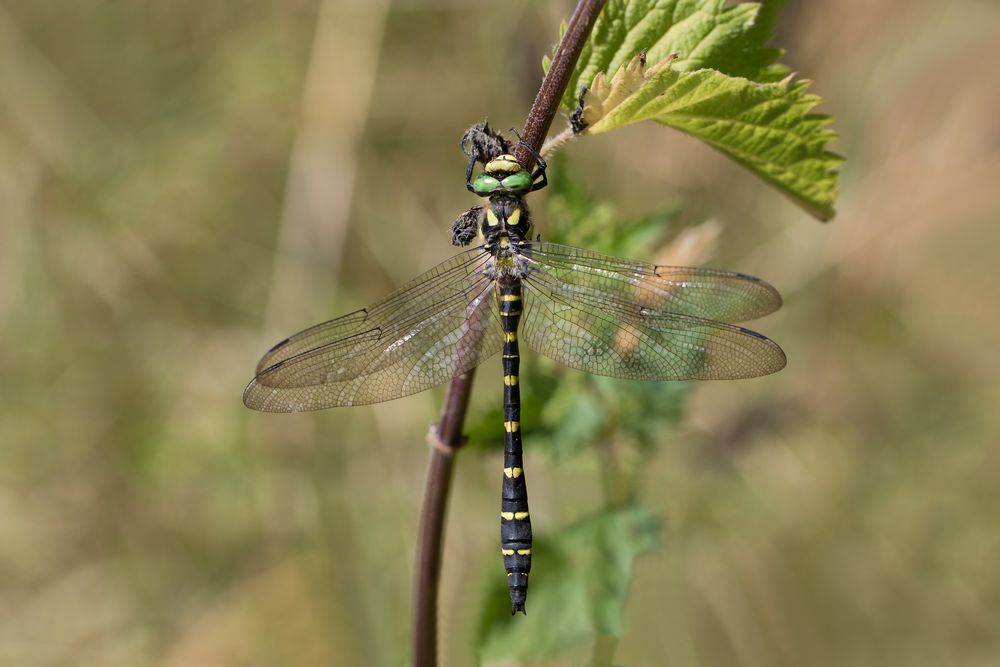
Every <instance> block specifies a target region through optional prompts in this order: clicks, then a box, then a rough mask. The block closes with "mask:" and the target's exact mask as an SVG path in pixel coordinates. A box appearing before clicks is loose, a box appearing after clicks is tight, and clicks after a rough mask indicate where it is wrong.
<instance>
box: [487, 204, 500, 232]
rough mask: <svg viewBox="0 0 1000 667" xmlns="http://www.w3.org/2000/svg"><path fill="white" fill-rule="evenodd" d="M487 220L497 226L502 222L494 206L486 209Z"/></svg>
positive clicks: (491, 224) (491, 225) (490, 224)
mask: <svg viewBox="0 0 1000 667" xmlns="http://www.w3.org/2000/svg"><path fill="white" fill-rule="evenodd" d="M486 222H487V223H488V224H489V226H490V227H496V226H497V225H499V224H500V220H499V219H498V218H497V214H496V213H494V212H493V209H492V208H488V209H486Z"/></svg>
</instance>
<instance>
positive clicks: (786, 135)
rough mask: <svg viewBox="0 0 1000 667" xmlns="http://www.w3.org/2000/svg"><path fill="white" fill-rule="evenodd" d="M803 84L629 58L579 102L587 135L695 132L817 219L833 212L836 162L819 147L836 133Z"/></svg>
mask: <svg viewBox="0 0 1000 667" xmlns="http://www.w3.org/2000/svg"><path fill="white" fill-rule="evenodd" d="M808 86H809V82H808V81H793V80H792V79H791V77H788V78H786V79H784V80H782V81H780V82H777V83H756V82H753V81H750V80H748V79H742V78H736V77H730V76H726V75H725V74H721V73H719V72H716V71H714V70H699V71H697V72H679V71H677V70H676V69H674V67H673V66H672V64H671V62H670V59H669V58H668V59H667V60H664V61H661V62H659V63H657V64H656V65H653V66H652V67H646V65H645V64H644V63H643V62H642V58H641V56H636V57H635V58H634V59H633V60H632V61H631V62H630V63H628V64H627V65H626V66H623V67H622V68H621V69H620V70H619V71H618V72H616V74H615V76H614V77H612V78H611V79H610V81H609V80H607V78H606V77H604V75H603V74H602V75H599V76H598V77H597V78H596V79H595V81H594V86H593V89H592V90H590V91H588V92H587V95H586V97H585V99H584V115H583V118H584V121H585V122H586V123H587V128H586V132H587V133H589V134H600V133H602V132H608V131H610V130H614V129H617V128H620V127H624V126H625V125H630V124H632V123H637V122H639V121H642V120H654V121H656V122H658V123H663V124H664V125H669V126H670V127H673V128H675V129H678V130H681V131H682V132H686V133H687V134H690V135H692V136H695V137H698V138H699V139H701V140H702V141H704V142H706V143H708V144H709V145H711V146H714V147H715V148H717V149H719V150H720V151H722V152H723V153H725V154H726V155H728V156H729V157H731V158H733V159H734V160H736V161H737V162H739V163H740V164H742V165H743V166H745V167H747V168H748V169H750V170H751V171H753V172H754V173H755V174H757V175H758V176H760V177H761V178H763V179H764V180H765V181H767V182H769V183H770V184H772V185H774V186H775V187H777V188H778V189H779V190H781V191H782V192H783V193H785V194H786V195H788V196H789V197H791V198H792V199H793V200H794V201H796V202H797V203H798V204H800V205H801V206H803V207H804V208H805V209H806V210H808V211H809V212H810V213H812V214H813V215H815V216H816V217H818V218H820V219H822V220H827V219H829V218H831V217H832V216H833V201H834V199H835V197H836V194H837V167H838V166H839V165H840V163H841V162H842V161H843V159H842V158H841V157H840V156H838V155H836V154H834V153H831V152H829V151H827V150H826V146H827V144H828V143H829V142H830V141H831V140H832V139H833V138H835V137H836V133H834V132H833V131H832V130H830V129H828V128H827V127H826V126H827V125H828V124H829V122H830V119H829V117H828V116H823V115H817V114H811V113H810V111H811V110H812V108H813V107H814V106H816V104H817V103H819V101H820V100H819V98H818V97H817V96H815V95H810V94H808V93H807V92H806V89H807V88H808Z"/></svg>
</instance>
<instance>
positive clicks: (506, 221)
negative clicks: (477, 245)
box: [479, 194, 532, 249]
mask: <svg viewBox="0 0 1000 667" xmlns="http://www.w3.org/2000/svg"><path fill="white" fill-rule="evenodd" d="M531 229H532V225H531V214H530V213H529V212H528V207H527V206H526V205H525V203H524V200H523V199H522V198H521V197H518V196H515V195H508V194H498V195H494V196H492V197H490V203H489V206H486V207H484V211H483V216H482V218H480V221H479V239H480V241H482V243H483V246H484V247H485V248H486V249H491V248H497V247H500V248H503V247H506V246H507V245H510V244H514V245H519V244H521V243H523V242H524V241H526V240H529V239H530V236H531ZM505 241H506V243H505Z"/></svg>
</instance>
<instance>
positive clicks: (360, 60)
mask: <svg viewBox="0 0 1000 667" xmlns="http://www.w3.org/2000/svg"><path fill="white" fill-rule="evenodd" d="M571 6H572V3H571V2H569V1H566V0H561V1H560V2H553V3H537V2H529V1H528V0H512V1H508V2H504V3H488V2H473V1H472V0H469V1H467V2H463V1H461V0H450V1H449V0H428V1H426V2H421V1H418V0H398V1H397V2H392V3H391V4H390V3H388V2H371V1H363V0H327V1H325V2H321V1H319V0H282V1H281V2H278V1H276V0H270V1H268V0H244V1H243V2H232V1H228V0H227V1H215V2H211V3H205V2H195V1H193V0H175V1H173V2H170V3H110V2H99V1H95V0H76V1H73V2H69V1H63V2H60V1H57V0H50V1H45V2H15V1H4V2H0V344H2V347H0V379H2V381H0V665H18V666H28V665H95V666H96V665H101V666H105V665H107V666H117V665H122V666H126V665H128V666H134V665H162V666H164V667H168V666H169V667H174V666H186V667H191V666H200V665H227V666H228V665H239V666H242V665H247V666H251V665H253V666H255V665H262V666H263V665H278V664H288V665H306V666H308V665H403V664H405V663H406V661H407V659H408V658H407V656H408V633H409V616H410V588H411V570H412V561H413V553H414V546H415V537H416V527H417V521H418V510H419V504H420V499H421V494H422V490H423V476H424V472H425V465H426V457H427V453H426V449H425V447H426V445H425V443H424V436H425V433H426V430H427V426H428V424H429V423H430V422H432V421H434V420H435V419H436V417H437V414H438V410H439V407H440V402H441V397H442V395H443V392H441V391H435V392H428V393H426V394H421V395H417V396H413V397H410V398H406V399H403V400H400V401H396V402H393V403H390V404H383V405H379V406H374V407H362V408H354V409H349V410H334V411H327V412H323V413H313V414H299V415H261V414H255V413H251V412H250V411H248V410H247V409H245V408H244V407H243V405H242V404H241V402H240V395H241V391H242V388H243V385H244V384H245V383H246V382H247V381H248V380H249V378H250V375H251V373H252V371H253V368H254V365H255V363H256V361H257V359H258V358H259V356H260V354H261V353H263V351H264V350H266V349H267V348H268V347H269V346H270V345H271V344H272V343H273V342H275V341H277V340H279V339H281V338H283V337H284V336H286V335H288V334H290V333H292V332H294V331H297V330H299V329H301V328H304V327H305V326H307V325H309V324H312V323H315V322H319V321H322V320H325V319H329V318H330V317H333V316H336V315H339V314H343V313H346V312H348V311H350V310H353V309H355V308H357V307H361V306H363V305H365V304H367V303H369V302H371V301H373V300H374V299H377V298H378V297H380V296H382V295H384V294H385V293H387V292H388V291H390V290H391V289H392V288H393V287H394V286H397V285H399V284H400V283H402V282H404V281H405V280H407V279H409V278H410V277H412V276H414V275H416V274H417V273H419V272H421V271H423V270H424V269H426V268H428V267H430V266H431V265H432V264H434V263H436V262H437V261H440V260H443V259H445V258H447V257H448V256H450V255H451V254H452V253H453V249H452V248H451V246H450V245H449V225H450V223H451V221H452V220H453V219H454V217H455V216H456V215H457V214H458V213H460V212H461V211H463V210H465V209H466V208H467V207H468V206H470V205H471V204H472V203H473V202H472V201H470V195H468V193H467V192H466V191H465V188H464V187H463V182H462V180H463V175H464V166H465V164H464V158H463V156H462V154H461V153H460V151H459V149H458V139H459V138H460V136H461V134H462V132H463V131H464V130H465V128H466V127H467V126H468V125H470V124H471V123H473V122H475V121H477V120H480V119H482V118H484V117H489V119H490V120H491V121H492V122H493V123H494V124H495V125H496V126H497V127H500V128H503V129H506V128H508V127H510V126H518V127H520V126H521V124H522V123H523V121H524V116H525V114H526V112H527V109H528V107H529V106H530V103H531V100H532V98H533V97H534V93H535V90H536V88H537V85H538V83H539V81H540V77H541V69H540V61H541V57H542V55H543V53H546V52H547V50H548V49H549V48H550V45H551V44H552V42H553V41H554V39H555V36H556V34H557V29H558V25H559V22H560V21H561V20H563V19H564V18H565V17H566V16H567V15H568V13H569V12H570V10H571ZM998 36H1000V8H998V6H997V4H996V3H994V2H992V1H988V0H956V1H954V2H947V3H941V2H934V1H933V0H908V1H904V0H884V1H883V2H878V3H871V2H864V1H862V0H810V1H806V2H795V3H788V6H787V7H786V8H785V10H784V12H783V13H782V16H781V19H780V23H779V27H778V34H777V37H776V39H775V41H774V44H775V45H778V46H781V47H783V48H785V49H787V55H786V56H785V57H784V58H783V59H782V61H783V62H785V63H787V64H788V65H790V66H791V67H792V68H793V69H794V70H796V71H797V72H799V73H800V74H801V75H802V76H804V77H807V78H810V79H813V80H814V81H815V82H816V83H815V84H814V86H813V91H814V92H816V93H818V94H820V95H822V96H823V98H824V100H825V102H824V105H823V106H822V107H821V111H823V112H826V113H831V114H833V115H834V116H835V117H836V123H835V128H836V129H837V130H838V131H839V133H840V139H839V141H838V142H837V143H836V144H835V145H834V146H833V149H834V150H836V151H837V152H839V153H841V154H843V155H845V156H846V157H847V158H848V161H847V163H846V164H845V165H844V167H843V169H842V178H841V196H840V199H839V202H838V212H839V213H838V216H837V217H836V218H835V219H834V220H833V221H832V222H831V223H829V224H821V223H818V222H816V221H814V220H812V219H811V218H809V217H808V216H807V215H806V214H804V213H803V212H802V211H801V210H799V209H798V208H796V207H795V206H794V205H792V204H791V203H789V202H788V201H787V200H785V199H784V198H783V197H781V196H780V195H779V194H776V193H775V192H773V191H772V190H770V189H769V188H768V187H767V186H766V185H764V184H763V183H762V182H760V181H758V180H757V179H755V178H754V177H753V176H751V175H749V174H748V173H746V172H744V171H743V170H742V169H741V168H739V167H738V166H736V165H735V164H733V163H731V162H729V161H728V160H727V159H725V158H724V157H722V156H721V155H719V154H716V153H714V152H713V151H712V150H710V149H708V148H706V147H705V146H703V145H701V144H700V143H698V142H696V141H694V140H692V139H689V138H687V137H684V136H681V135H679V134H678V133H676V132H673V131H671V130H668V129H666V128H663V127H660V126H654V125H640V126H636V127H633V128H630V129H627V130H623V131H619V132H615V133H612V134H610V135H602V136H600V137H596V138H587V139H585V140H582V141H579V142H577V143H575V144H572V145H569V146H568V147H566V148H565V149H564V150H563V151H561V152H560V153H559V154H558V155H557V156H556V160H560V161H562V162H563V163H564V164H565V165H566V169H568V170H572V171H571V175H567V176H566V177H571V178H572V179H574V180H575V182H578V183H579V184H580V186H581V187H582V188H583V189H584V190H585V191H586V192H587V193H588V194H589V196H591V197H593V198H594V200H595V201H601V202H612V203H613V205H614V208H615V211H616V212H617V213H618V214H620V215H621V216H622V217H629V216H639V215H642V214H644V213H645V212H648V211H650V210H654V209H662V208H663V207H665V206H666V207H674V210H675V211H676V215H675V216H673V217H672V218H671V224H670V225H669V226H667V227H665V228H664V230H663V235H662V238H661V239H660V241H661V243H662V245H663V247H666V248H670V247H671V246H670V243H671V240H672V239H673V238H676V237H677V236H678V235H683V234H684V230H685V229H688V230H691V229H694V230H695V231H694V232H693V234H694V237H693V238H695V239H696V240H698V239H700V240H701V241H704V240H705V237H706V235H707V233H706V232H704V230H706V229H708V230H712V233H711V235H712V238H713V239H714V241H715V244H716V247H717V251H716V253H715V256H714V258H713V259H712V261H711V264H712V265H714V266H720V267H725V268H729V269H733V270H739V271H745V272H749V273H753V274H756V275H759V276H761V277H763V278H765V279H766V280H768V281H769V282H771V283H772V284H774V285H775V286H777V287H778V289H779V290H780V291H781V292H782V294H783V295H784V297H785V300H786V302H785V306H784V308H783V309H782V310H781V311H780V312H779V313H778V314H776V315H774V316H771V317H769V318H767V319H766V320H763V321H761V322H759V323H757V324H756V328H758V329H760V330H761V331H763V332H764V333H766V334H768V335H769V336H771V337H773V338H774V339H776V340H777V341H779V342H780V343H781V344H782V346H783V347H784V348H785V350H786V352H787V353H788V357H789V365H788V367H787V368H786V369H785V370H784V371H782V372H781V373H779V374H777V375H775V376H771V377H768V378H763V379H758V380H753V381H747V382H738V383H737V382H724V383H703V384H698V385H692V386H691V387H690V392H689V394H688V396H687V398H686V399H685V402H684V406H683V413H682V414H681V415H680V417H679V418H678V420H676V423H675V424H674V425H673V426H672V427H671V428H670V429H669V432H664V433H663V434H662V438H660V441H659V443H658V447H657V448H656V450H655V453H653V454H650V455H649V456H647V457H646V458H645V459H644V460H643V466H642V468H643V469H642V476H641V481H640V482H639V487H640V488H639V490H638V491H637V493H638V495H639V496H641V498H642V502H643V504H644V505H645V507H647V508H649V509H650V510H651V511H652V512H654V513H656V514H657V515H658V516H660V517H661V519H662V524H663V535H664V537H663V540H662V543H661V544H660V545H659V546H658V547H657V548H655V549H652V550H650V551H648V553H645V554H643V555H642V556H641V557H639V558H637V559H636V560H635V563H634V569H633V571H632V572H631V576H632V580H631V586H630V590H631V595H630V597H629V599H628V603H627V604H626V606H625V607H624V612H623V613H624V617H623V628H624V632H623V636H622V638H621V641H620V643H619V644H618V646H617V650H616V653H615V663H616V664H622V665H630V666H636V665H672V666H673V665H678V666H681V665H692V666H694V665H699V666H701V665H704V666H708V665H711V666H714V665H720V666H721V665H741V666H742V665H754V666H774V665H787V666H799V665H811V666H812V665H821V666H822V665H830V666H833V665H838V666H840V665H846V664H850V665H880V666H885V665H906V666H908V667H914V666H919V665H969V666H985V665H996V664H998V663H1000V569H998V567H997V562H998V561H997V556H998V554H1000V518H998V508H1000V455H998V450H997V444H998V437H1000V410H998V409H997V405H998V404H1000V381H998V380H997V378H998V376H1000V352H998V350H997V347H998V344H1000V336H998V334H1000V312H998V309H997V304H998V303H1000V279H998V275H997V270H996V268H995V267H996V263H997V261H998V260H997V249H998V248H1000V227H998V225H997V222H998V216H1000V189H998V188H997V184H998V183H1000V121H998V119H1000V87H998V86H997V81H998V80H1000V61H998V60H997V58H996V43H997V37H998ZM561 123H562V121H559V120H557V125H556V127H555V128H554V129H561ZM567 174H568V172H567ZM547 196H548V197H550V196H551V195H547V194H546V193H544V192H543V193H540V194H539V195H534V196H533V201H534V202H536V203H535V211H536V218H537V221H536V226H537V227H538V229H539V231H541V232H542V233H543V234H545V232H546V227H547V225H548V224H550V222H551V221H550V220H548V218H549V212H548V211H549V210H550V208H549V207H547V205H546V201H547V200H546V197H547ZM706 221H711V224H710V226H709V227H703V226H700V225H701V223H704V222H706ZM698 230H702V231H701V232H699V231H698ZM716 231H717V232H718V234H717V235H715V232H716ZM674 247H676V246H674ZM660 250H662V248H657V247H650V248H648V249H647V252H646V256H645V257H644V258H646V259H649V258H652V257H653V256H655V255H656V254H657V252H658V251H660ZM534 362H535V358H534V357H533V356H529V357H528V359H527V361H526V364H532V363H534ZM493 363H494V364H495V365H497V366H499V364H496V363H495V362H493ZM488 365H489V364H488ZM576 375H577V374H567V375H566V378H568V381H576V380H574V378H575V376H576ZM498 377H499V374H498V372H494V370H493V369H488V370H484V372H483V373H482V375H481V377H480V382H478V383H477V387H476V390H475V392H474V397H473V400H474V404H475V405H474V408H473V415H475V414H477V411H480V412H481V411H483V410H488V409H489V408H490V407H491V406H494V405H495V404H496V402H497V401H498V400H499V398H500V388H499V381H498ZM526 400H530V397H527V396H526ZM473 420H474V417H473ZM526 448H527V450H528V452H529V453H528V461H527V464H528V466H529V469H530V471H531V473H530V474H531V497H532V503H533V504H532V516H533V519H534V524H535V529H536V531H537V532H538V533H539V534H541V535H545V534H547V533H552V532H555V531H557V530H558V529H559V528H561V527H563V526H567V525H571V524H572V523H573V522H574V521H575V520H577V519H578V518H579V517H582V516H584V515H586V514H587V513H589V512H592V511H594V510H595V508H597V507H598V506H599V505H600V502H601V501H600V493H599V489H598V486H599V485H600V480H599V478H598V477H597V476H596V475H595V470H596V469H597V467H598V463H597V457H596V456H593V455H588V454H587V452H582V453H576V454H574V455H572V456H561V457H560V456H552V455H549V454H546V453H544V452H538V451H535V452H532V451H531V449H532V440H531V437H530V436H529V437H527V438H526ZM499 465H500V457H499V455H498V454H497V453H496V452H494V451H483V450H470V452H468V453H466V454H463V455H462V456H461V457H460V458H459V464H458V468H457V472H456V479H455V485H454V488H453V492H452V507H451V512H450V515H449V522H448V529H447V530H448V532H447V542H446V554H445V563H444V568H445V582H444V584H443V590H442V599H441V603H442V610H441V613H442V623H441V625H442V628H443V632H442V640H441V654H442V661H443V663H444V664H447V665H466V664H473V663H474V661H475V660H476V653H477V648H476V639H475V637H476V636H481V635H482V632H483V630H482V625H481V623H482V621H481V620H477V619H481V618H482V611H481V609H482V608H484V607H490V606H496V605H499V606H500V607H505V605H506V604H507V603H506V601H505V599H503V598H501V599H499V600H496V599H493V598H491V597H490V596H489V595H486V594H484V591H485V590H487V589H488V588H489V584H488V583H486V582H487V581H492V579H493V578H495V577H501V578H502V574H501V569H500V563H499V560H500V559H499V556H498V554H497V553H496V540H497V534H496V533H497V530H496V528H497V525H496V518H495V516H496V514H495V513H496V505H497V497H496V492H497V490H498V488H499V472H498V468H499ZM538 576H539V577H541V576H544V575H543V574H539V575H538ZM501 583H502V582H501ZM530 608H531V600H530V599H529V612H530ZM521 622H522V623H527V624H532V625H534V626H535V628H536V629H535V631H536V632H537V631H538V628H539V627H541V628H544V627H545V626H544V624H545V623H546V622H547V620H546V619H545V618H544V617H541V616H540V615H535V616H532V615H531V614H530V613H529V615H528V616H527V617H526V619H524V620H522V621H521ZM477 628H478V629H477ZM487 630H488V628H487ZM543 631H544V630H543ZM590 655H591V647H590V642H588V641H581V642H580V644H579V646H568V647H564V648H563V649H562V650H560V651H559V652H557V653H555V654H553V655H552V656H550V657H549V658H547V659H545V660H541V659H537V660H535V661H532V660H530V659H523V660H522V659H517V658H513V657H508V658H503V659H496V660H491V661H488V663H489V664H493V665H506V666H512V665H519V664H553V665H564V664H565V665H580V664H585V662H586V661H587V660H588V656H590Z"/></svg>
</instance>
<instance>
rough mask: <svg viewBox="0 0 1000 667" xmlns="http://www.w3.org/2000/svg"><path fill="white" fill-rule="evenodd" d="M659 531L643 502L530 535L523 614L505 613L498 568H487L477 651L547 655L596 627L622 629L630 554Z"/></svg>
mask: <svg viewBox="0 0 1000 667" xmlns="http://www.w3.org/2000/svg"><path fill="white" fill-rule="evenodd" d="M661 539H662V528H661V525H660V521H659V519H657V517H656V516H655V515H654V514H653V513H652V512H650V511H649V510H647V509H644V508H641V507H631V508H625V509H621V510H611V511H606V512H602V513H600V514H596V515H593V516H590V517H587V518H586V519H584V520H582V521H580V522H579V523H577V524H575V525H573V526H571V527H569V528H566V529H564V530H562V531H560V532H558V533H556V534H554V535H552V536H550V537H544V538H539V539H536V540H535V544H534V545H533V547H532V556H533V558H532V560H533V563H532V568H531V569H532V574H531V586H530V588H529V591H528V604H527V608H528V614H529V617H524V616H520V615H518V616H511V615H510V605H509V604H508V602H507V586H506V581H505V580H504V578H503V577H502V576H498V574H499V575H502V571H499V572H498V571H497V570H499V568H490V570H491V571H490V573H489V580H488V581H489V585H488V589H487V591H486V595H485V596H484V598H483V611H482V613H481V615H480V618H479V621H478V627H477V631H476V646H477V648H478V650H479V653H480V654H481V656H482V658H483V659H486V660H493V659H498V658H503V657H518V658H529V657H530V658H545V657H549V656H552V655H554V654H556V653H558V652H560V651H561V650H563V649H565V648H566V647H568V646H572V645H574V644H578V643H580V642H586V641H590V640H592V639H593V637H594V636H595V635H597V634H606V635H612V636H615V637H620V636H621V635H622V612H623V610H624V607H625V602H626V598H627V596H628V588H629V584H630V582H631V579H632V563H633V560H634V559H635V558H636V556H638V555H640V554H643V553H646V552H648V551H650V550H652V549H653V548H655V547H656V546H658V545H659V543H660V541H661ZM532 619H536V620H532ZM538 619H540V620H538Z"/></svg>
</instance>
